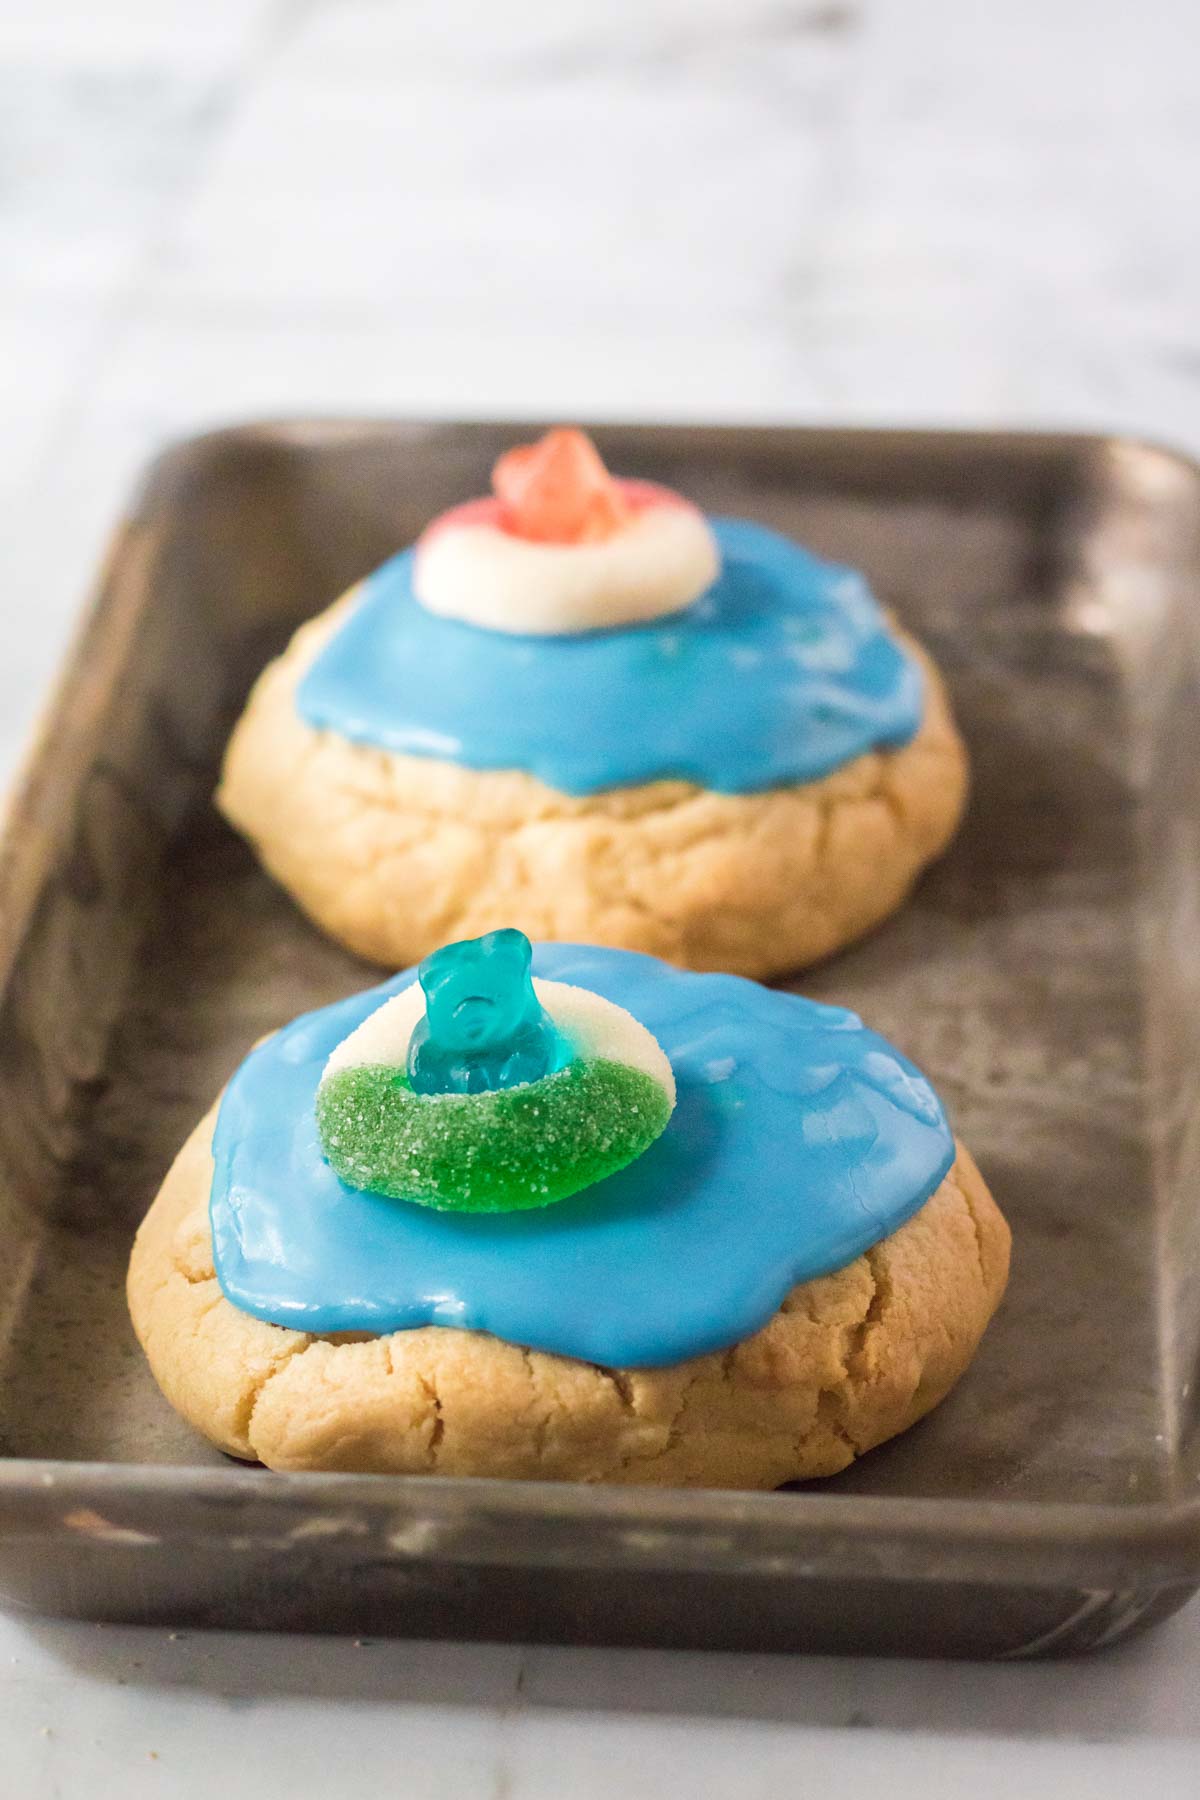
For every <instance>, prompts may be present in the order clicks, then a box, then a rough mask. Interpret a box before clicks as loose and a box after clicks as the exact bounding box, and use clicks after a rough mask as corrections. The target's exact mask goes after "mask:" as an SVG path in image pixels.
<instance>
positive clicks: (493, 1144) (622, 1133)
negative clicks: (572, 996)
mask: <svg viewBox="0 0 1200 1800" xmlns="http://www.w3.org/2000/svg"><path fill="white" fill-rule="evenodd" d="M316 1104H317V1128H318V1130H319V1131H320V1134H321V1143H322V1146H323V1148H324V1151H325V1155H326V1157H327V1158H328V1161H329V1164H330V1166H331V1168H332V1169H333V1171H334V1173H335V1175H337V1176H338V1177H339V1178H340V1179H341V1180H342V1181H344V1182H345V1183H346V1184H347V1186H348V1187H353V1188H360V1189H366V1190H367V1191H368V1192H370V1193H375V1194H387V1195H388V1196H390V1197H391V1198H392V1199H394V1200H412V1201H415V1202H416V1204H417V1205H419V1206H432V1207H436V1208H438V1209H439V1210H441V1211H445V1212H478V1213H496V1212H518V1211H522V1210H525V1209H528V1208H530V1207H535V1206H551V1205H553V1203H554V1202H555V1201H556V1200H565V1199H567V1198H568V1196H569V1195H571V1194H577V1193H578V1192H579V1191H580V1189H581V1188H586V1187H590V1186H591V1185H592V1184H593V1182H597V1181H602V1180H603V1178H604V1177H605V1176H606V1175H612V1174H614V1173H615V1171H616V1170H617V1169H623V1168H624V1167H625V1165H626V1164H627V1163H631V1162H633V1160H634V1159H635V1157H638V1156H640V1155H641V1154H642V1151H643V1150H645V1149H647V1148H648V1147H649V1146H650V1145H651V1144H652V1143H653V1142H654V1140H655V1138H656V1137H658V1136H659V1134H660V1133H661V1132H662V1130H663V1128H664V1126H665V1125H666V1123H667V1120H668V1119H669V1118H670V1116H671V1102H670V1100H669V1099H668V1098H667V1095H666V1094H665V1093H664V1092H663V1089H662V1088H661V1087H660V1086H659V1084H658V1082H657V1081H655V1080H654V1079H653V1077H652V1076H650V1075H646V1074H644V1073H643V1071H642V1070H640V1069H631V1068H629V1067H628V1066H627V1065H626V1064H625V1063H616V1062H606V1061H601V1060H595V1061H585V1060H582V1059H581V1060H577V1061H575V1062H571V1063H568V1064H567V1066H566V1068H565V1069H558V1070H557V1071H556V1072H555V1073H554V1074H553V1075H545V1076H543V1077H542V1079H541V1080H540V1081H532V1082H530V1083H528V1084H527V1085H526V1086H524V1087H514V1088H500V1089H498V1090H496V1091H495V1092H493V1093H486V1094H414V1093H413V1091H412V1089H411V1087H410V1086H409V1085H408V1080H407V1077H406V1076H405V1074H404V1072H403V1070H400V1069H396V1068H392V1067H390V1066H388V1065H385V1064H381V1063H366V1064H363V1065H362V1066H360V1067H358V1068H353V1069H339V1070H338V1071H337V1073H336V1074H333V1075H330V1076H328V1077H327V1078H326V1079H325V1080H324V1081H323V1082H322V1083H321V1085H320V1087H319V1088H318V1089H317V1103H316Z"/></svg>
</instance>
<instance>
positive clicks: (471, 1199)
mask: <svg viewBox="0 0 1200 1800" xmlns="http://www.w3.org/2000/svg"><path fill="white" fill-rule="evenodd" d="M419 976H420V983H419V985H418V983H417V982H414V980H413V978H412V975H411V974H402V975H400V976H397V977H395V978H394V979H393V980H392V981H389V982H385V983H383V984H382V985H381V986H380V987H378V988H375V989H373V990H371V991H369V992H367V993H365V994H356V995H352V996H350V997H349V998H348V999H345V1000H342V1001H338V1002H336V1003H335V1004H333V1005H332V1006H327V1007H325V1008H323V1009H321V1010H320V1011H319V1012H316V1013H312V1014H308V1015H305V1016H303V1017H301V1018H299V1019H297V1020H294V1021H293V1022H292V1023H291V1024H290V1025H288V1026H285V1027H284V1028H283V1029H282V1030H281V1031H279V1032H277V1033H276V1034H275V1035H274V1036H273V1037H271V1038H270V1039H267V1040H265V1041H264V1042H263V1043H262V1044H260V1045H259V1046H258V1047H257V1048H256V1049H255V1050H254V1051H253V1052H252V1053H251V1054H250V1056H249V1057H247V1059H246V1060H245V1062H244V1063H243V1064H242V1065H241V1067H240V1068H239V1069H238V1071H237V1072H236V1073H235V1075H234V1077H233V1079H232V1080H231V1082H230V1084H229V1086H228V1088H227V1090H226V1092H225V1094H224V1096H223V1098H222V1100H221V1103H220V1106H219V1109H218V1111H217V1113H216V1115H210V1116H209V1118H208V1119H206V1120H205V1121H204V1122H203V1124H202V1125H201V1126H200V1127H198V1128H197V1130H196V1132H195V1133H194V1134H193V1136H192V1138H191V1139H190V1141H189V1142H188V1144H187V1145H186V1146H185V1148H184V1150H183V1151H182V1152H181V1154H180V1157H179V1159H178V1161H177V1162H176V1164H175V1166H174V1168H173V1169H172V1171H171V1172H170V1174H169V1176H168V1178H167V1180H166V1182H165V1184H164V1186H163V1189H162V1191H161V1193H160V1195H159V1197H158V1199H157V1200H156V1201H155V1203H154V1205H153V1207H152V1208H151V1211H150V1213H149V1215H148V1217H147V1219H146V1221H145V1223H144V1224H143V1226H142V1229H141V1231H140V1232H139V1234H138V1238H137V1242H136V1244H135V1247H134V1252H133V1257H132V1261H131V1265H130V1274H129V1302H130V1311H131V1314H132V1317H133V1321H134V1325H135V1327H136V1329H137V1333H138V1336H139V1338H140V1339H141V1341H142V1344H143V1346H144V1348H145V1351H146V1354H147V1356H148V1357H149V1360H150V1363H151V1366H152V1368H153V1370H154V1373H155V1375H156V1377H157V1379H158V1381H159V1383H160V1385H161V1386H162V1388H163V1391H164V1393H165V1394H166V1395H167V1397H168V1399H169V1400H170V1401H171V1402H172V1403H173V1404H174V1405H175V1406H176V1407H177V1408H178V1410H179V1411H180V1412H181V1413H183V1415H184V1416H185V1417H186V1418H188V1419H189V1420H191V1421H192V1422H193V1423H194V1424H195V1425H196V1426H197V1427H198V1428H199V1429H200V1430H201V1431H203V1432H204V1433H205V1434H206V1435H207V1436H208V1437H210V1438H211V1439H212V1440H213V1441H214V1442H215V1443H217V1444H218V1445H220V1447H221V1448H222V1449H226V1450H229V1451H230V1452H231V1453H233V1454H235V1455H240V1456H247V1457H250V1456H253V1457H257V1458H259V1459H260V1460H262V1461H264V1462H266V1463H268V1464H269V1465H271V1466H272V1467H278V1468H288V1469H296V1468H344V1469H362V1470H373V1469H377V1470H384V1471H408V1472H420V1471H422V1470H427V1469H437V1470H440V1471H443V1472H447V1473H449V1472H455V1473H462V1474H493V1475H506V1476H507V1475H529V1476H545V1477H547V1478H554V1479H562V1480H572V1479H577V1480H620V1481H642V1482H653V1481H661V1482H680V1483H692V1484H700V1485H704V1484H714V1483H716V1484H722V1485H731V1486H742V1487H770V1486H773V1485H776V1484H778V1483H780V1482H783V1481H787V1480H797V1479H803V1478H805V1477H809V1476H813V1475H819V1474H831V1473H834V1472H836V1471H837V1470H838V1469H840V1468H843V1467H844V1466H845V1465H846V1463H847V1462H849V1461H850V1460H851V1459H852V1458H853V1456H855V1455H856V1454H858V1453H860V1452H861V1451H863V1450H866V1449H868V1448H870V1447H871V1446H872V1445H874V1444H877V1443H879V1442H881V1441H882V1440H883V1439H884V1438H886V1437H889V1436H891V1435H892V1434H893V1433H895V1432H897V1431H901V1430H903V1429H904V1428H905V1427H906V1426H907V1425H908V1424H910V1423H912V1421H913V1420H914V1419H915V1418H917V1417H919V1416H920V1415H921V1413H922V1412H924V1411H926V1410H928V1408H929V1407H931V1406H932V1405H934V1404H936V1402H937V1401H938V1400H939V1399H940V1398H941V1397H942V1396H943V1395H944V1394H945V1393H946V1392H947V1391H948V1389H949V1388H950V1386H951V1385H952V1384H953V1382H954V1381H955V1380H956V1379H957V1378H958V1376H959V1375H960V1374H961V1373H962V1372H963V1370H964V1369H965V1368H966V1366H967V1364H968V1362H969V1361H970V1358H971V1356H972V1354H973V1352H974V1349H975V1347H976V1344H977V1343H978V1340H979V1337H980V1335H981V1333H982V1331H983V1329H984V1327H985V1326H986V1324H987V1321H988V1319H989V1318H990V1316H991V1313H992V1311H993V1310H994V1308H995V1306H996V1304H997V1303H998V1301H999V1298H1000V1295H1001V1292H1002V1290H1003V1287H1004V1282H1005V1278H1006V1273H1007V1262H1008V1232H1007V1228H1006V1226H1005V1224H1004V1222H1003V1220H1002V1218H1001V1217H1000V1214H999V1213H998V1211H997V1210H996V1207H995V1205H994V1203H993V1202H992V1200H991V1198H990V1196H989V1194H988V1192H987V1189H986V1187H985V1186H984V1184H983V1181H982V1180H981V1178H980V1176H979V1173H978V1171H977V1170H976V1168H975V1166H974V1164H973V1163H972V1161H971V1159H970V1157H969V1156H968V1154H967V1153H966V1151H965V1150H963V1149H962V1147H961V1146H960V1145H958V1144H957V1143H956V1141H955V1139H954V1137H953V1135H952V1133H951V1131H950V1129H949V1126H948V1123H947V1121H946V1118H945V1114H944V1111H943V1109H942V1107H941V1104H940V1102H939V1100H938V1098H937V1096H936V1094H935V1093H934V1092H933V1090H932V1088H931V1087H930V1086H929V1084H928V1082H927V1081H926V1080H925V1078H924V1077H923V1076H922V1075H921V1073H920V1071H919V1070H918V1069H916V1068H915V1067H914V1066H913V1065H912V1064H911V1063H910V1062H908V1061H907V1059H906V1058H905V1057H903V1056H902V1055H901V1054H900V1052H899V1051H897V1050H895V1049H894V1048H893V1047H892V1046H891V1045H889V1044H888V1043H887V1042H886V1041H885V1040H884V1039H882V1038H881V1037H879V1036H878V1035H877V1034H876V1033H875V1032H873V1031H871V1030H870V1029H869V1028H868V1027H867V1026H865V1025H864V1024H863V1022H862V1021H861V1020H860V1019H859V1018H857V1016H856V1015H855V1014H853V1013H850V1012H847V1011H845V1010H843V1009H841V1008H838V1007H832V1006H825V1005H819V1004H817V1003H816V1002H813V1001H809V1000H805V999H802V998H800V997H799V996H796V995H791V994H782V993H777V992H773V991H771V990H768V989H765V988H762V987H759V986H757V985H756V984H755V983H752V982H747V981H743V980H739V979H737V978H734V977H730V976H727V975H698V974H690V973H685V972H683V971H680V970H678V969H675V968H672V967H669V966H668V965H666V964H664V963H661V962H658V961H655V960H654V959H652V958H649V957H644V956H640V955H635V954H631V953H629V952H625V951H615V950H611V949H605V948H598V947H595V946H577V947H569V946H562V945H555V944H549V945H546V944H543V945H540V946H538V947H537V949H536V950H535V951H533V953H532V957H531V953H530V946H529V945H528V943H527V942H526V941H525V940H524V939H523V938H522V937H521V935H520V934H519V933H517V932H515V931H511V930H507V931H503V932H500V933H497V934H494V935H492V936H489V937H487V938H484V939H481V940H479V941H478V942H474V943H467V944H458V945H453V946H448V947H446V948H445V949H442V950H439V951H438V952H437V953H436V954H435V956H434V957H432V958H430V959H429V961H428V962H427V963H426V964H424V965H422V968H421V970H420V971H419ZM422 1000H424V1003H425V1016H424V1019H422V1017H421V1003H422ZM596 1071H607V1072H608V1074H609V1075H611V1076H616V1075H624V1076H627V1077H629V1080H628V1082H614V1083H613V1085H612V1086H611V1087H610V1088H609V1089H608V1090H607V1092H608V1095H609V1102H610V1103H611V1104H609V1105H608V1106H607V1109H606V1108H605V1107H600V1106H597V1107H596V1108H595V1112H596V1117H595V1119H593V1118H592V1117H590V1116H589V1117H588V1118H586V1119H582V1120H581V1118H580V1115H579V1111H578V1108H577V1107H576V1106H575V1103H574V1100H573V1098H572V1097H571V1092H570V1090H565V1089H563V1087H562V1086H561V1083H562V1079H563V1077H564V1076H571V1077H573V1078H574V1079H576V1080H578V1079H584V1078H586V1077H587V1076H588V1074H589V1072H593V1073H594V1072H596ZM364 1077H366V1078H368V1079H367V1080H366V1081H365V1084H364V1082H363V1081H362V1079H361V1078H364ZM347 1083H350V1084H352V1085H351V1086H350V1087H349V1088H347V1087H346V1085H345V1084H347ZM355 1084H357V1085H355ZM331 1094H333V1095H335V1096H341V1097H342V1098H341V1099H339V1102H338V1104H337V1105H335V1106H333V1107H330V1106H328V1105H327V1104H326V1102H327V1100H328V1097H329V1096H330V1095H331ZM381 1096H382V1097H383V1098H382V1101H381V1099H380V1097H381ZM343 1100H344V1104H343V1103H342V1102H343ZM396 1100H399V1101H400V1102H401V1105H400V1107H399V1110H397V1108H396V1106H395V1105H394V1104H393V1103H394V1101H396ZM506 1101H511V1102H513V1103H514V1106H515V1107H516V1108H518V1109H519V1116H517V1115H516V1114H514V1112H513V1110H512V1109H511V1108H507V1109H506V1107H505V1105H504V1104H503V1103H504V1102H506ZM414 1115H418V1117H417V1123H416V1125H415V1126H414V1124H413V1116H414ZM214 1119H215V1122H214ZM514 1134H515V1135H514ZM530 1145H533V1146H534V1148H533V1151H532V1153H531V1154H529V1155H526V1151H527V1150H528V1149H529V1147H530Z"/></svg>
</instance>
